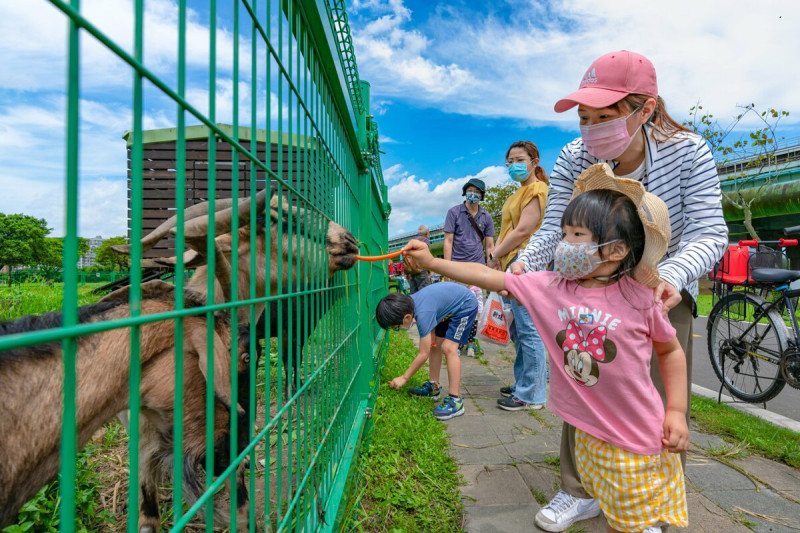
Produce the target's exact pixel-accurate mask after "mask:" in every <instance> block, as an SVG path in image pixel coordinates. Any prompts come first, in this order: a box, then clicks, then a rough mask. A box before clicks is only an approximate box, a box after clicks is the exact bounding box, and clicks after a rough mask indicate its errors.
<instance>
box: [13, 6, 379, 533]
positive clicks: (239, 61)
mask: <svg viewBox="0 0 800 533" xmlns="http://www.w3.org/2000/svg"><path fill="white" fill-rule="evenodd" d="M50 3H51V4H53V6H55V7H56V8H57V9H59V10H60V11H61V13H63V16H64V23H65V24H67V25H68V26H69V34H68V43H67V47H66V62H67V65H68V71H69V76H68V84H67V87H66V88H65V96H66V102H67V105H66V109H67V117H66V124H67V127H66V135H65V139H66V141H65V146H64V150H65V152H66V156H67V157H66V162H65V166H64V177H65V182H64V183H65V196H66V207H67V208H66V224H65V228H66V237H65V241H64V275H63V283H64V300H63V302H64V303H63V308H62V311H63V315H62V316H63V320H62V326H61V327H59V328H52V329H48V330H41V331H35V332H30V333H27V334H22V335H18V336H14V337H13V338H12V337H0V351H2V350H10V349H16V348H20V347H26V346H32V345H36V344H40V343H45V342H52V341H59V342H60V343H61V351H62V352H63V370H64V380H63V388H64V401H63V405H62V406H60V409H61V413H62V419H63V428H62V431H61V442H60V459H61V468H60V479H61V487H62V490H61V505H60V524H59V530H60V531H65V532H66V531H74V530H75V527H74V524H75V518H76V516H75V506H76V495H75V490H74V484H75V483H74V481H75V479H76V453H77V449H78V447H79V445H80V444H82V442H83V441H85V440H86V435H84V433H85V429H86V428H85V427H84V426H82V424H84V421H83V418H84V417H83V415H84V413H83V411H82V410H83V409H85V405H83V404H84V403H85V402H84V400H85V398H84V397H81V396H80V394H81V393H79V392H76V391H77V390H78V388H77V384H78V383H79V382H80V380H81V379H84V378H82V376H81V375H80V373H79V370H78V369H80V368H82V364H83V363H82V361H84V358H85V357H86V356H87V355H86V354H87V353H88V352H89V351H90V347H92V348H96V346H97V343H98V342H99V341H98V339H99V338H100V336H102V335H104V334H106V333H107V332H110V333H111V334H112V335H115V336H117V337H118V338H123V339H124V340H125V343H124V345H125V347H124V349H122V350H121V351H119V350H118V351H117V353H116V354H114V355H116V356H119V357H123V358H124V359H125V360H126V365H127V368H120V367H117V368H114V369H113V370H114V373H116V374H118V375H121V376H124V377H125V381H126V382H127V386H128V390H129V392H130V394H129V396H130V401H129V403H128V405H126V406H125V407H127V408H128V409H129V414H128V416H127V417H126V418H127V420H128V427H127V432H128V434H129V435H130V439H129V445H128V457H127V461H128V463H129V475H128V479H127V480H126V481H127V486H129V487H138V486H139V485H140V483H141V482H143V481H147V480H151V479H152V478H154V477H158V476H160V475H161V474H165V478H169V477H170V476H171V477H172V478H173V480H174V482H173V483H172V488H171V490H167V489H165V486H164V485H163V483H162V484H158V483H157V484H156V485H157V487H159V488H160V492H161V495H162V501H161V503H160V508H161V512H162V519H164V516H166V518H165V519H164V520H165V526H166V527H167V528H168V529H170V530H173V531H179V530H184V529H185V528H186V527H187V526H188V525H190V524H191V525H192V526H193V527H194V526H195V525H199V526H200V527H205V529H206V530H207V531H210V530H211V528H212V526H213V524H214V523H215V518H216V521H217V525H220V524H219V520H220V518H219V517H220V516H221V515H223V514H226V513H227V514H229V518H227V519H226V520H227V525H228V526H229V527H230V528H231V530H243V529H244V530H249V531H264V530H268V531H301V530H302V531H305V530H317V529H322V530H333V529H336V528H338V527H339V525H340V524H339V522H340V521H341V520H342V516H341V513H340V510H341V508H342V507H343V506H342V505H341V504H342V503H343V502H344V501H345V500H346V498H347V492H348V488H349V486H350V483H351V482H352V478H351V475H350V474H351V471H352V470H353V468H352V466H353V464H354V462H355V461H357V457H358V452H359V449H360V446H361V443H363V442H364V439H365V436H366V435H367V434H368V431H369V417H368V413H369V410H370V409H371V407H372V406H373V405H374V401H375V392H376V390H377V383H376V379H375V377H376V375H377V372H378V371H379V369H380V364H381V354H382V350H383V348H384V340H385V339H384V336H383V335H382V332H381V331H380V329H379V328H378V327H377V325H376V324H375V321H374V313H373V312H372V310H374V308H375V304H376V303H377V301H378V300H379V299H380V297H382V296H383V295H384V294H385V292H386V283H387V279H386V273H385V265H383V264H382V263H376V264H373V263H369V264H366V263H365V264H357V265H355V266H354V267H352V263H351V264H347V265H343V266H342V265H339V264H338V263H334V262H332V261H339V259H337V257H336V256H335V254H333V253H332V252H331V249H332V248H331V247H332V246H333V245H332V244H331V242H332V241H336V239H335V238H334V239H332V238H331V235H332V234H331V231H332V228H334V229H335V228H336V226H335V225H334V224H338V225H341V226H342V227H343V228H346V230H349V231H350V232H352V234H353V235H355V237H356V238H357V240H358V248H360V252H361V253H365V254H377V253H382V252H385V251H386V248H387V219H388V214H389V210H390V208H389V204H388V202H387V201H386V187H385V185H384V184H383V177H382V175H381V170H380V161H379V155H378V142H377V137H378V135H377V125H376V124H375V123H374V122H373V121H372V120H371V117H370V116H369V115H368V113H369V109H368V108H369V86H368V84H366V83H365V82H362V81H360V80H359V79H358V71H357V68H356V64H355V55H354V54H353V52H352V43H351V39H350V36H349V28H348V27H347V22H346V21H347V18H346V13H345V12H344V5H343V4H342V3H341V2H336V3H335V5H333V7H332V6H331V5H329V3H328V2H326V1H323V0H319V1H313V0H302V1H300V0H294V1H269V0H249V1H246V0H242V1H239V2H235V1H234V2H227V3H221V2H220V3H217V2H216V1H214V0H212V1H211V2H210V3H209V4H208V5H207V11H208V12H207V13H205V15H207V16H206V19H205V22H206V24H207V27H206V29H207V36H206V37H205V45H206V46H207V49H206V51H204V53H207V54H208V62H207V68H206V70H205V71H204V72H202V73H198V72H197V69H196V68H193V67H191V66H190V65H188V64H187V57H188V56H189V55H190V53H191V52H192V51H191V50H189V46H188V44H189V39H190V29H189V28H188V26H189V22H191V21H194V22H196V17H197V13H188V12H187V6H186V3H185V2H179V5H178V14H177V17H176V21H175V28H174V30H175V31H174V36H175V41H174V46H175V54H176V60H175V71H174V72H172V71H170V72H169V73H163V72H162V71H161V68H162V65H159V64H157V62H156V61H155V60H153V61H151V60H148V55H147V53H146V52H147V48H146V37H147V36H148V34H147V24H146V23H147V20H148V18H147V17H146V16H145V4H144V2H142V1H141V0H136V1H135V2H134V4H133V18H132V21H133V27H131V28H129V33H128V35H133V39H132V42H131V43H130V44H128V43H121V42H117V41H115V39H114V38H112V37H111V36H109V35H108V34H106V33H104V32H103V31H102V30H101V29H100V28H99V27H98V26H96V25H94V24H93V21H92V20H90V19H89V18H87V16H86V15H85V14H84V13H82V11H81V6H80V3H79V2H78V1H77V0H74V1H72V2H66V1H62V0H50ZM203 9H206V8H205V7H204V8H203ZM193 17H194V18H193ZM195 29H196V28H195ZM192 42H194V43H195V44H196V41H192ZM86 43H91V45H92V47H101V48H103V49H104V51H105V52H107V53H108V54H111V55H113V56H114V57H115V58H116V59H117V60H119V61H121V62H123V63H124V64H126V65H127V68H129V71H130V93H131V95H132V97H131V110H130V111H131V113H130V116H131V123H130V128H129V131H127V132H125V135H124V137H125V142H126V143H127V160H128V168H127V169H109V172H110V173H117V174H120V173H121V174H124V173H125V171H126V170H127V175H128V218H129V238H130V242H131V247H130V261H131V269H130V279H129V282H130V283H129V287H128V288H125V289H123V292H121V293H119V294H120V295H121V296H119V301H118V302H117V303H116V304H115V305H117V306H118V308H119V309H123V310H124V313H121V314H116V315H114V316H113V318H112V319H108V320H98V321H94V322H92V323H80V320H79V316H80V315H79V311H78V304H77V302H78V300H77V286H78V285H79V277H78V273H77V268H76V267H75V265H76V262H77V235H78V233H77V213H78V208H79V202H78V186H79V155H82V154H86V153H88V154H91V149H90V150H88V151H83V150H82V148H81V142H82V140H83V137H82V132H81V129H80V127H79V125H80V117H81V111H82V104H81V81H82V80H81V73H82V68H83V67H84V65H85V61H86V57H87V56H86V55H85V54H84V53H82V47H83V46H85V44H86ZM223 64H224V65H226V66H225V73H224V75H223V74H221V73H220V70H221V67H220V65H223ZM228 89H230V90H228ZM198 91H200V92H202V93H204V94H205V95H206V97H205V98H204V102H203V104H202V105H201V104H198V99H197V96H196V94H197V92H198ZM164 101H167V102H169V104H168V106H167V107H168V108H169V109H171V113H172V115H171V118H167V119H164V120H166V121H167V122H168V123H169V127H167V128H160V129H146V128H145V124H146V122H147V118H148V113H150V112H152V111H153V110H154V109H156V107H157V106H159V105H161V106H162V107H163V105H164V104H163V103H164ZM120 133H121V134H122V132H120ZM123 149H124V148H123ZM262 190H268V191H269V193H268V194H267V195H266V201H265V202H264V205H260V204H258V202H257V200H256V197H257V194H258V193H259V191H262ZM230 199H235V200H241V203H240V202H239V201H231V200H230ZM204 202H207V206H208V210H207V213H206V214H205V215H203V216H201V217H197V218H192V217H194V215H193V214H192V211H190V210H188V208H190V207H192V206H197V205H203V203H204ZM226 202H227V203H226ZM223 208H229V209H230V215H229V219H230V220H231V221H232V224H231V227H230V230H220V227H221V226H220V224H221V223H222V222H221V221H223V220H224V219H225V217H226V216H228V215H226V212H225V211H224V209H223ZM248 210H249V211H248ZM241 213H244V215H242V216H240V214H241ZM171 216H174V217H175V218H176V220H175V224H174V230H172V231H171V232H168V233H167V234H165V235H164V237H163V238H162V239H160V240H159V241H158V243H157V245H156V246H154V247H152V248H150V247H148V246H147V245H145V244H143V243H142V237H144V236H146V235H147V234H149V233H150V232H151V231H152V230H153V229H154V228H156V227H157V226H158V225H159V224H160V223H161V222H163V221H164V220H166V219H169V217H171ZM203 217H206V218H203ZM200 219H202V220H204V221H205V226H206V231H205V233H203V232H202V231H201V232H199V233H198V232H197V231H194V230H195V229H196V228H194V229H193V225H196V223H197V222H198V220H200ZM342 232H344V230H342ZM341 235H344V233H341V234H340V235H339V236H341ZM334 237H335V236H334ZM242 250H245V252H243V251H242ZM183 251H188V253H187V254H185V255H184V254H182V253H181V252H183ZM353 253H354V252H353V251H352V250H350V251H349V252H348V254H349V255H352V254H353ZM173 255H174V259H173V260H172V262H171V263H170V262H167V263H163V264H162V263H159V265H160V266H159V268H162V269H164V270H165V271H175V272H177V273H178V274H179V275H177V276H176V277H175V279H174V281H173V282H170V283H174V289H173V288H169V289H164V285H165V282H163V281H156V282H155V284H154V285H151V284H149V283H150V282H145V283H143V279H144V277H143V272H145V270H146V269H147V268H149V267H151V266H152V265H155V264H156V263H155V262H156V261H164V260H166V259H167V258H169V257H170V256H173ZM221 257H222V258H227V262H226V260H224V259H223V260H221V259H220V258H221ZM198 258H199V259H198ZM198 261H199V263H198ZM228 262H229V266H230V282H231V283H230V288H229V290H228V289H227V284H224V283H223V284H220V283H216V282H215V279H219V280H224V279H226V278H225V275H226V272H227V270H226V269H227V265H228ZM197 265H200V267H198V266H197ZM195 268H198V270H196V271H195V274H194V275H192V271H193V269H195ZM201 268H204V269H206V270H205V271H204V272H205V275H206V277H205V278H202V279H201V277H200V275H199V274H198V273H199V272H201V271H202V270H201ZM184 273H186V275H184ZM259 276H260V278H259ZM259 279H263V281H262V282H259V281H258V280H259ZM259 287H262V288H263V290H261V289H260V288H259ZM155 289H157V290H168V292H169V294H170V298H169V302H168V303H167V304H164V305H165V306H156V305H154V304H153V302H154V301H155V298H154V296H153V290H155ZM187 289H191V290H188V291H187ZM198 293H199V294H200V296H198ZM159 305H160V304H159ZM154 309H155V311H154ZM102 316H105V315H102ZM164 324H166V325H167V326H168V327H167V328H166V329H165V328H164V327H163V326H164ZM245 326H249V327H245ZM198 328H200V329H199V330H198ZM165 331H167V332H168V334H166V335H165V334H164V332H165ZM154 332H156V333H154ZM154 337H155V340H154ZM156 341H157V342H156ZM154 345H158V346H160V348H158V349H156V348H154ZM198 346H202V347H203V348H202V349H198V350H197V351H196V352H195V351H193V350H195V349H196V348H197V347H198ZM243 346H244V348H243ZM262 353H263V355H260V354H262ZM164 354H167V355H166V356H165V355H164ZM92 355H93V357H94V358H95V359H94V361H95V363H94V364H102V362H103V358H105V357H110V356H111V355H112V354H106V353H103V352H102V351H97V350H94V351H92ZM154 368H155V369H156V370H154ZM110 374H111V373H110ZM154 376H157V377H158V378H159V379H154ZM159 383H160V384H159ZM158 387H166V389H165V390H167V392H169V393H170V394H168V396H169V398H168V400H169V401H168V402H167V403H164V404H159V409H162V410H161V411H159V410H158V409H156V408H155V407H154V406H155V400H154V394H155V393H154V392H153V391H154V390H156V392H158ZM113 392H114V393H115V394H119V391H113ZM162 392H163V391H162ZM192 395H193V396H192ZM170 409H171V411H170ZM166 411H170V413H171V414H170V417H171V418H170V420H171V421H173V422H174V423H172V424H171V425H169V426H167V427H160V426H158V421H159V420H163V417H164V415H163V413H164V412H166ZM198 412H199V413H200V414H201V415H202V416H201V421H202V423H199V424H198V420H197V413H198ZM159 417H161V418H159ZM154 434H157V437H156V438H155V439H154V438H153V435H154ZM154 442H155V443H157V444H153V443H154ZM165 443H166V444H165ZM148 446H156V447H158V446H161V448H159V449H158V453H160V454H162V456H159V457H160V458H162V459H164V458H166V460H165V461H164V464H168V465H172V466H171V467H169V468H167V470H169V471H168V472H161V473H159V474H158V475H156V474H154V471H155V470H157V469H158V468H159V467H161V468H162V470H163V467H164V464H161V465H156V466H154V464H155V463H154V461H152V460H151V459H148V457H149V453H150V451H152V450H150V451H147V450H146V449H145V448H147V447H148ZM140 447H143V450H144V451H142V452H141V453H140ZM212 451H213V453H212ZM140 461H141V463H140ZM240 474H241V475H243V476H244V477H242V478H241V479H243V480H244V485H238V486H237V483H236V481H237V476H239V475H240ZM193 475H197V476H198V479H199V483H200V484H201V485H202V486H201V487H199V492H200V494H199V498H198V499H196V500H193V499H191V498H189V496H190V493H191V492H193V491H194V489H196V488H197V487H192V486H189V485H184V483H182V481H183V482H185V481H186V480H187V477H192V476H193ZM226 485H229V486H230V487H229V488H228V489H226V490H220V489H222V488H224V487H225V486H226ZM215 492H219V493H220V494H217V495H215ZM244 492H246V493H248V494H249V499H248V500H247V505H246V506H245V507H237V501H238V502H239V503H241V502H242V501H244V498H243V494H244ZM151 497H152V494H149V493H148V491H147V490H145V491H144V492H142V493H141V494H140V493H139V491H138V490H137V489H135V488H133V489H131V490H128V493H127V510H126V513H127V516H126V513H125V512H122V513H121V514H120V516H118V517H116V518H117V522H118V524H119V530H127V531H138V527H139V520H140V517H139V507H140V503H142V502H141V501H140V500H145V501H152V500H148V498H151ZM174 502H184V503H183V505H175V504H174ZM212 502H213V505H211V503H212ZM145 507H146V506H145ZM150 511H152V509H150ZM215 511H216V512H217V516H216V517H215ZM245 522H246V523H247V525H246V526H243V524H244V523H245ZM202 524H205V526H203V525H202ZM195 530H196V529H195Z"/></svg>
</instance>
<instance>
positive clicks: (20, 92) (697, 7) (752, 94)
mask: <svg viewBox="0 0 800 533" xmlns="http://www.w3.org/2000/svg"><path fill="white" fill-rule="evenodd" d="M261 3H262V4H263V2H261ZM273 3H275V4H277V2H273ZM188 4H189V7H190V8H191V9H192V11H191V15H190V19H189V29H190V32H189V40H190V46H189V57H188V63H189V70H190V73H192V76H190V83H189V87H188V91H187V98H188V99H189V100H190V101H191V102H192V103H194V104H195V105H196V106H197V107H198V108H199V109H201V110H204V109H205V108H206V107H207V101H208V88H207V82H206V81H204V79H203V76H202V72H204V71H205V70H207V67H208V57H207V48H208V47H207V42H208V37H207V32H208V13H207V10H206V8H205V7H204V6H205V2H195V1H190V2H189V3H188ZM218 4H219V5H220V6H222V7H221V8H220V22H219V26H220V28H219V31H218V40H219V43H220V45H219V46H220V51H219V55H218V63H217V71H218V81H217V86H216V87H217V89H216V90H217V100H216V101H217V112H218V119H219V120H220V121H224V120H226V119H227V120H230V116H231V113H232V109H233V106H234V102H233V101H232V98H231V94H232V81H231V80H232V77H231V60H230V50H231V49H232V43H233V42H235V41H234V39H233V36H232V35H231V33H230V24H229V14H230V8H229V7H227V2H222V1H218ZM81 5H82V9H83V10H84V11H85V13H86V15H87V17H89V18H90V20H92V21H93V22H94V23H96V24H97V25H98V26H99V27H100V28H102V29H103V30H104V31H106V32H108V34H109V35H111V36H113V37H114V38H115V39H117V40H119V41H120V42H122V43H123V46H124V47H126V48H127V49H130V41H131V28H132V22H131V21H132V18H131V13H132V9H131V1H130V0H83V1H82V2H81ZM145 5H146V14H145V15H146V26H145V27H146V29H147V34H146V45H145V54H146V55H145V60H146V61H145V62H146V64H147V65H148V68H151V69H152V70H153V71H154V72H156V73H157V74H158V75H159V76H161V77H163V78H164V79H166V80H167V81H169V82H172V80H174V76H175V74H174V73H175V54H174V43H175V29H174V28H175V14H176V7H175V6H176V3H175V1H173V0H148V1H147V2H145ZM347 6H348V14H349V18H350V23H351V27H352V34H353V39H354V46H355V50H356V57H357V60H358V68H359V73H360V75H361V78H362V79H364V80H367V81H369V82H370V84H371V87H372V103H371V104H372V105H371V109H372V112H373V114H374V115H375V116H376V120H377V121H378V124H379V128H380V133H381V149H382V150H383V151H384V152H385V154H384V155H383V156H382V162H383V171H384V177H385V179H386V183H387V185H388V186H389V200H390V202H391V203H392V207H393V210H392V215H391V219H390V222H389V224H390V227H389V234H390V235H397V234H400V233H404V232H409V231H413V230H414V229H416V227H417V225H418V224H420V223H426V224H428V225H435V224H440V223H441V222H443V217H444V213H445V212H446V210H447V209H448V208H449V207H451V206H452V205H455V204H456V203H458V202H459V201H461V200H462V198H461V196H460V195H461V185H462V184H463V183H464V182H465V181H466V180H467V179H469V177H472V176H480V177H482V178H484V179H485V181H487V183H489V184H490V185H494V184H498V183H501V182H502V181H504V180H506V179H507V177H506V175H505V171H504V167H503V166H502V165H503V156H504V154H505V150H506V148H507V146H508V145H509V144H510V143H511V142H513V141H516V140H520V139H529V140H532V141H534V142H535V143H536V144H537V145H538V146H539V148H540V151H541V156H542V157H541V164H542V166H543V167H544V168H545V170H546V171H547V172H548V173H549V172H550V171H551V169H552V166H553V163H554V162H555V158H556V156H557V154H558V151H559V150H560V148H561V147H562V146H563V145H564V144H565V143H566V142H568V141H569V140H571V139H572V138H574V137H576V136H577V135H578V131H577V118H576V115H575V112H574V111H568V112H566V113H563V114H556V113H554V112H553V104H554V103H555V101H556V100H558V99H559V98H560V97H562V96H564V95H566V94H567V93H569V92H571V91H572V90H574V89H575V88H576V87H577V84H578V82H579V80H580V78H581V76H582V75H583V73H584V71H585V69H586V67H587V66H588V65H589V64H590V63H591V61H592V60H593V59H594V58H596V57H598V56H599V55H602V54H603V53H606V52H609V51H613V50H619V49H629V50H634V51H637V52H640V53H642V54H644V55H646V56H647V57H649V58H650V59H651V60H652V61H653V63H654V64H655V67H656V70H657V72H658V76H659V92H660V94H661V95H662V97H664V99H665V100H666V102H667V105H668V109H669V110H670V112H671V113H672V114H673V116H674V117H676V118H677V119H678V120H679V121H680V120H682V119H684V118H686V116H687V112H688V109H689V107H690V106H692V105H694V104H695V103H696V102H697V101H698V100H699V101H701V102H702V104H703V105H704V106H705V107H706V109H710V110H711V111H712V112H713V113H714V114H715V115H716V116H717V117H719V118H720V120H721V121H722V122H723V123H727V122H728V121H729V117H732V116H733V115H735V114H736V113H737V105H742V104H747V103H751V102H754V103H756V104H757V105H758V106H761V107H765V106H772V107H778V108H782V109H785V110H787V111H789V112H790V113H791V116H790V117H789V119H788V120H786V121H784V123H783V126H782V128H781V131H780V133H781V134H782V135H784V136H786V137H798V136H800V91H797V88H796V85H797V84H796V78H797V74H796V73H794V74H793V72H795V68H794V67H795V65H796V64H797V61H796V59H795V58H794V57H793V56H794V53H795V51H796V50H800V3H797V2H786V1H775V0H763V1H761V2H758V3H757V4H754V3H752V2H749V1H745V0H728V1H723V0H704V1H702V2H697V1H696V0H691V1H690V0H674V1H672V2H670V3H669V6H667V4H665V3H652V2H642V1H641V0H638V1H634V0H614V1H609V2H596V1H594V0H559V1H553V2H539V1H534V0H505V1H503V0H498V1H496V2H484V1H447V2H436V1H421V0H420V1H417V0H414V1H404V0H388V1H387V0H353V1H350V2H348V3H347ZM83 42H84V46H83V51H82V54H83V57H84V70H83V72H82V79H81V87H82V93H81V98H82V105H81V116H82V123H81V132H82V137H81V141H82V144H83V150H82V153H81V187H80V193H81V195H80V214H79V232H80V234H81V235H82V236H87V237H91V236H94V235H98V234H99V235H103V236H104V237H109V236H113V235H121V234H125V233H126V227H127V221H126V217H127V213H126V176H125V172H124V169H125V146H124V142H123V141H122V140H121V135H122V133H123V132H124V131H125V130H128V129H130V128H131V114H132V113H131V101H130V99H131V97H130V95H131V88H130V79H131V74H130V69H129V68H128V67H127V66H125V65H124V64H122V63H121V61H119V60H118V59H116V58H114V57H113V56H111V54H109V53H108V52H105V51H104V50H103V49H102V48H101V47H99V46H97V45H95V44H94V43H92V41H91V39H84V41H83ZM65 43H66V25H65V22H64V17H63V16H62V15H60V14H59V12H58V11H57V10H56V9H55V8H53V7H52V6H51V5H50V4H49V2H46V1H45V0H28V1H25V2H0V72H2V73H3V75H2V76H0V212H4V213H14V212H23V213H26V214H31V215H35V216H37V217H44V218H46V219H47V220H48V223H49V225H50V226H51V227H52V228H53V229H54V232H53V234H54V235H61V234H63V203H64V198H63V194H64V193H63V165H64V153H63V146H64V138H63V136H64V120H65V117H64V102H65V94H64V85H65V84H64V75H65V69H66V66H65V65H66V63H65V52H64V47H65ZM242 61H243V62H245V61H246V57H245V58H243V59H242ZM248 83H249V80H247V79H244V78H243V79H241V80H240V92H241V93H243V94H244V95H247V94H248V92H247V89H248ZM267 94H268V91H266V90H265V91H263V93H260V96H259V101H258V106H259V116H260V117H261V116H263V115H264V110H265V109H266V107H267V106H270V108H271V109H275V108H276V107H277V103H276V102H275V100H274V98H273V97H271V96H267ZM240 102H241V103H240V108H239V109H240V115H241V116H247V114H248V113H249V111H248V106H249V102H247V98H246V97H245V98H241V99H240ZM173 108H174V106H170V105H169V103H168V101H167V99H165V98H164V97H163V96H161V95H160V94H159V93H158V91H157V90H153V89H152V88H150V89H148V91H147V92H146V110H147V111H146V113H145V116H144V125H145V128H148V129H149V128H161V127H169V126H173V125H174V111H173ZM744 126H745V127H747V126H750V127H752V126H753V124H752V123H751V124H745V125H744Z"/></svg>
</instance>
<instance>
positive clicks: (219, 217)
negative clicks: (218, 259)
mask: <svg viewBox="0 0 800 533" xmlns="http://www.w3.org/2000/svg"><path fill="white" fill-rule="evenodd" d="M267 192H269V191H268V189H261V190H260V191H259V192H258V194H256V209H257V210H261V209H263V207H264V204H265V203H266V200H267ZM225 200H227V206H226V207H225V208H223V209H217V210H216V214H215V216H214V227H215V234H216V235H220V234H222V233H228V232H230V231H231V226H232V220H233V207H232V205H231V204H232V202H231V201H230V199H229V198H226V199H225ZM220 201H222V200H220ZM250 206H251V203H250V197H249V196H248V197H246V198H242V199H241V200H239V226H245V225H247V224H248V221H249V219H250ZM207 234H208V215H204V216H202V217H198V218H195V219H193V220H192V221H191V222H189V223H188V224H186V225H185V229H184V235H185V236H186V238H187V239H188V238H191V237H198V236H203V235H207Z"/></svg>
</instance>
